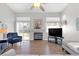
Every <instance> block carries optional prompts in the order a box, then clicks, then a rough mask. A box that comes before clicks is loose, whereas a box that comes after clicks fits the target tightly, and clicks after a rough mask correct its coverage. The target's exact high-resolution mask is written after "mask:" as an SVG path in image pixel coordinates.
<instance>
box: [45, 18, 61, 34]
mask: <svg viewBox="0 0 79 59" xmlns="http://www.w3.org/2000/svg"><path fill="white" fill-rule="evenodd" d="M60 23H61V22H60V18H59V17H46V32H47V33H48V29H49V28H59V27H60Z"/></svg>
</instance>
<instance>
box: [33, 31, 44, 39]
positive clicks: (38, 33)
mask: <svg viewBox="0 0 79 59" xmlns="http://www.w3.org/2000/svg"><path fill="white" fill-rule="evenodd" d="M34 40H43V33H42V32H35V33H34Z"/></svg>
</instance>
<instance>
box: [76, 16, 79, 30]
mask: <svg viewBox="0 0 79 59" xmlns="http://www.w3.org/2000/svg"><path fill="white" fill-rule="evenodd" d="M76 29H77V30H78V31H79V17H78V18H76Z"/></svg>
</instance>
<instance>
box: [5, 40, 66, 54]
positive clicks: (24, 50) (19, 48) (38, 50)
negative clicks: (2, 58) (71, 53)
mask: <svg viewBox="0 0 79 59" xmlns="http://www.w3.org/2000/svg"><path fill="white" fill-rule="evenodd" d="M12 48H13V49H15V51H16V54H17V55H65V52H64V51H62V47H61V46H60V45H57V44H55V43H50V42H48V41H45V40H32V41H22V43H21V45H20V43H18V44H14V45H13V47H12V46H11V45H10V46H9V47H8V48H7V49H6V51H8V50H10V49H12Z"/></svg>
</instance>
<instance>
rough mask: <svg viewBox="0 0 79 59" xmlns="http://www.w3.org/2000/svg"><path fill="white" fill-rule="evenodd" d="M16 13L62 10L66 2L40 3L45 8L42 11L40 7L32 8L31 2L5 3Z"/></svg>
mask: <svg viewBox="0 0 79 59" xmlns="http://www.w3.org/2000/svg"><path fill="white" fill-rule="evenodd" d="M6 5H7V6H9V7H10V8H11V9H12V10H13V11H14V12H16V13H26V12H62V11H63V10H64V8H65V7H66V6H67V5H68V3H42V4H41V5H42V6H43V8H44V9H45V11H42V10H41V9H40V8H36V9H32V10H31V6H32V3H6Z"/></svg>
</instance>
